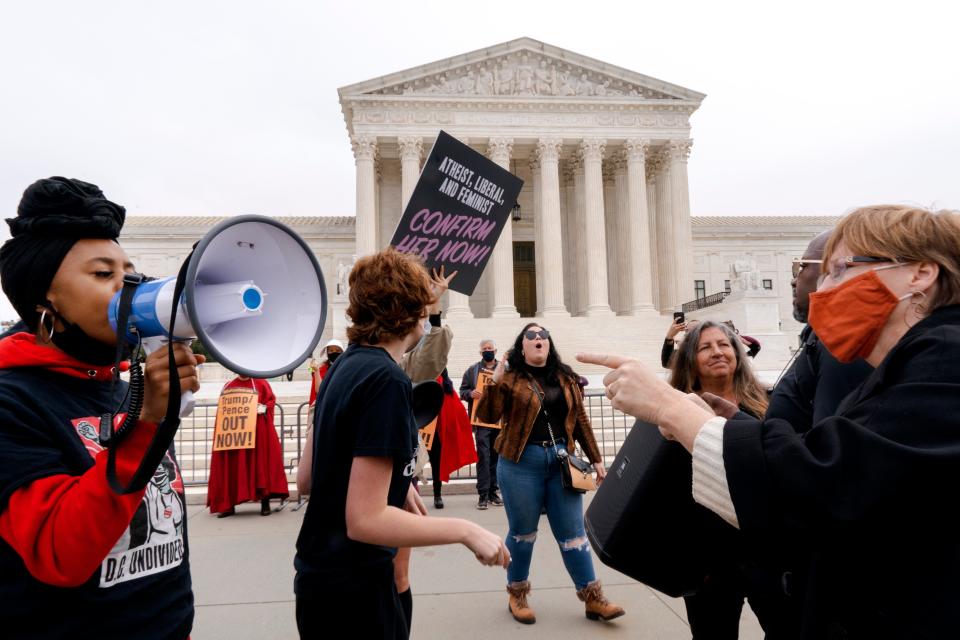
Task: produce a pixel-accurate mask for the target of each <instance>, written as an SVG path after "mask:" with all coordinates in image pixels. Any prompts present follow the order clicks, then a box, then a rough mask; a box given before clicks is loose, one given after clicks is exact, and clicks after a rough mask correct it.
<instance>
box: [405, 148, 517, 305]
mask: <svg viewBox="0 0 960 640" xmlns="http://www.w3.org/2000/svg"><path fill="white" fill-rule="evenodd" d="M522 187H523V180H521V179H520V178H518V177H517V176H515V175H513V174H512V173H510V172H509V171H507V170H506V169H504V168H503V167H501V166H500V165H498V164H497V163H495V162H493V161H492V160H490V159H488V158H485V157H484V156H483V155H482V154H480V153H478V152H477V151H474V150H473V149H471V148H470V147H468V146H467V145H465V144H463V143H462V142H460V141H459V140H457V139H456V138H454V137H453V136H451V135H449V134H447V133H445V132H443V131H441V132H440V134H439V136H437V141H436V143H435V144H434V145H433V148H432V149H431V150H430V154H429V155H428V156H427V161H426V163H425V164H424V166H423V171H422V172H421V173H420V180H418V181H417V186H416V188H414V190H413V194H412V195H411V196H410V202H409V203H408V204H407V208H406V209H405V210H404V212H403V216H402V217H401V218H400V223H399V224H398V225H397V230H396V231H395V232H394V234H393V240H391V241H390V244H392V245H393V246H394V247H395V248H396V249H397V251H402V252H404V253H416V254H419V255H420V256H421V257H422V258H423V261H424V263H425V264H426V265H427V268H429V269H439V268H440V267H441V266H443V267H445V270H446V273H448V274H449V273H453V272H454V271H456V272H457V277H456V278H454V279H453V281H452V282H451V283H450V288H451V289H453V290H454V291H459V292H460V293H464V294H466V295H471V294H472V293H473V290H474V289H475V288H476V286H477V282H478V281H479V280H480V276H481V275H482V274H483V270H484V268H485V267H486V266H487V262H488V261H489V260H490V255H491V254H492V253H493V248H494V247H495V246H496V245H497V240H498V239H499V238H500V233H501V232H502V231H503V228H504V227H505V226H506V225H508V224H510V212H511V210H512V209H513V206H514V205H515V204H516V202H517V196H519V195H520V189H521V188H522ZM511 251H512V248H511Z"/></svg>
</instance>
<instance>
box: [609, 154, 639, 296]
mask: <svg viewBox="0 0 960 640" xmlns="http://www.w3.org/2000/svg"><path fill="white" fill-rule="evenodd" d="M613 197H614V201H615V202H616V207H615V215H616V223H615V224H614V225H613V242H612V243H610V242H609V241H608V244H612V245H613V251H612V252H611V254H610V255H611V258H614V257H615V258H616V262H615V263H614V262H611V263H610V265H609V269H610V277H611V278H613V277H614V275H615V274H616V275H617V277H618V286H617V300H618V302H617V306H616V307H615V309H614V310H615V311H616V312H617V313H618V314H625V313H628V312H629V311H630V280H631V278H632V277H633V274H631V273H630V272H629V269H630V257H629V255H628V254H629V252H630V251H632V250H633V249H632V247H631V246H630V237H629V236H628V235H627V229H628V226H629V211H630V199H629V194H628V193H627V160H626V158H625V157H624V154H623V152H622V151H618V152H617V153H616V154H614V156H613ZM608 207H609V205H608ZM614 264H615V265H616V266H614ZM611 301H612V298H611Z"/></svg>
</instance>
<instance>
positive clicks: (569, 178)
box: [560, 158, 579, 313]
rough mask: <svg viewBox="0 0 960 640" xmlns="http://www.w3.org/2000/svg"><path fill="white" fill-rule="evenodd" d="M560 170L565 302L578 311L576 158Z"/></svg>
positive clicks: (569, 159) (568, 306) (570, 159)
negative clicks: (575, 263)
mask: <svg viewBox="0 0 960 640" xmlns="http://www.w3.org/2000/svg"><path fill="white" fill-rule="evenodd" d="M560 170H561V185H562V186H561V188H562V190H563V191H562V193H561V198H562V200H563V207H562V213H561V217H562V219H563V224H562V225H561V230H562V235H563V255H564V256H566V258H567V259H566V260H564V263H563V294H564V304H566V306H567V309H572V310H573V312H574V313H576V309H577V299H576V297H575V294H576V291H577V273H576V271H575V270H574V264H573V263H574V260H573V256H574V255H576V243H575V242H574V240H575V237H576V236H577V234H578V233H579V231H578V230H577V225H576V220H577V216H576V212H577V190H576V187H575V185H574V183H575V180H574V176H575V175H576V160H575V158H568V159H567V160H566V161H565V162H563V163H562V164H561V165H560Z"/></svg>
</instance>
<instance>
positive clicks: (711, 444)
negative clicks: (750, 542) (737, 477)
mask: <svg viewBox="0 0 960 640" xmlns="http://www.w3.org/2000/svg"><path fill="white" fill-rule="evenodd" d="M726 423H727V420H726V418H722V417H720V416H717V417H716V418H710V419H709V420H707V421H706V422H705V423H704V424H703V427H701V428H700V433H698V434H697V437H696V439H695V440H694V441H693V499H694V500H696V501H697V502H699V503H700V504H702V505H703V506H705V507H706V508H707V509H710V510H711V511H713V512H714V513H716V514H717V515H718V516H720V517H721V518H723V519H724V520H726V521H727V522H729V523H730V524H732V525H733V526H734V527H736V528H737V529H739V528H740V523H739V522H738V521H737V511H736V509H734V507H733V498H731V497H730V486H729V485H728V484H727V470H726V467H724V466H723V427H724V425H725V424H726Z"/></svg>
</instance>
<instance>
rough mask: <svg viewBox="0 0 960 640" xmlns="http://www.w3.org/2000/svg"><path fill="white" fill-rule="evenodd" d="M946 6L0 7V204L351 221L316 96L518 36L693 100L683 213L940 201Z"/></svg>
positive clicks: (341, 170)
mask: <svg viewBox="0 0 960 640" xmlns="http://www.w3.org/2000/svg"><path fill="white" fill-rule="evenodd" d="M951 5H953V3H945V2H916V1H915V2H911V3H905V2H896V3H886V2H877V1H873V2H862V3H861V2H856V3H854V2H841V1H838V0H834V1H833V2H823V3H819V2H805V3H774V2H769V1H766V2H756V3H745V2H736V1H728V2H716V1H715V0H713V1H710V2H691V1H686V2H669V1H664V0H658V1H657V2H644V1H640V0H632V1H628V0H622V1H620V2H604V1H601V0H591V1H589V2H586V1H584V0H581V1H580V2H562V1H557V0H554V1H551V2H530V1H528V2H518V1H517V0H511V1H509V2H500V1H496V0H485V1H484V2H451V1H449V0H448V1H446V2H424V1H416V2H399V1H396V0H392V1H384V2H381V1H379V0H378V1H372V0H367V1H366V2H347V1H342V2H336V3H331V2H316V1H315V2H284V1H281V0H276V1H273V2H251V1H239V0H232V1H230V2H207V1H199V0H193V1H191V2H182V1H179V0H168V1H167V2H162V3H160V2H142V1H141V2H135V1H130V0H127V1H123V2H121V1H116V2H96V1H91V0H84V1H83V2H76V1H75V0H74V1H62V2H45V1H43V0H31V1H29V2H23V1H21V2H16V1H10V2H4V3H3V4H2V5H0V209H2V211H4V212H6V213H5V215H4V216H3V217H8V216H9V215H11V214H12V213H13V212H14V211H15V209H16V204H17V202H18V201H19V199H20V195H21V193H22V192H23V189H24V187H26V186H27V185H28V184H29V183H30V182H32V181H33V180H35V179H37V178H39V177H44V176H50V175H66V176H70V177H77V178H82V179H84V180H88V181H91V182H95V183H97V184H98V185H100V186H101V188H103V190H104V191H105V192H106V193H107V195H108V197H110V198H111V199H113V200H115V201H116V202H119V203H121V204H123V205H125V206H126V207H127V210H128V213H129V214H131V215H233V214H240V213H264V214H268V215H352V214H353V208H354V168H353V157H352V155H351V152H350V145H349V141H348V139H347V134H346V128H345V125H344V122H343V116H342V114H341V112H340V106H339V104H338V102H337V93H336V90H337V88H338V87H341V86H344V85H348V84H353V83H355V82H360V81H363V80H367V79H370V78H374V77H377V76H381V75H385V74H388V73H392V72H395V71H400V70H403V69H406V68H409V67H413V66H417V65H420V64H425V63H428V62H432V61H435V60H439V59H442V58H446V57H449V56H453V55H456V54H460V53H465V52H468V51H472V50H474V49H479V48H482V47H485V46H488V45H492V44H497V43H500V42H505V41H507V40H512V39H514V38H518V37H522V36H529V37H531V38H535V39H537V40H542V41H544V42H547V43H549V44H552V45H556V46H559V47H563V48H566V49H570V50H572V51H575V52H577V53H581V54H584V55H587V56H590V57H593V58H597V59H599V60H602V61H605V62H609V63H611V64H615V65H618V66H621V67H625V68H627V69H631V70H634V71H638V72H640V73H643V74H646V75H649V76H653V77H655V78H660V79H662V80H666V81H668V82H672V83H675V84H679V85H681V86H685V87H689V88H691V89H694V90H697V91H700V92H703V93H706V94H707V98H706V99H705V100H704V102H703V105H702V106H701V108H700V110H699V111H698V112H697V113H696V114H694V116H693V118H692V128H693V129H692V134H691V135H692V137H693V138H694V147H693V153H692V155H691V157H690V167H689V173H690V198H691V209H692V212H693V214H694V215H761V214H765V215H776V214H821V215H825V214H838V213H842V212H843V211H845V210H847V209H849V208H851V207H853V206H856V205H859V204H865V203H875V202H881V201H884V202H903V201H906V202H913V203H919V204H923V205H936V206H940V207H950V208H957V207H960V179H958V176H957V166H958V163H957V154H958V151H960V65H958V62H957V61H958V59H960V53H958V48H957V32H956V25H957V24H958V20H957V18H958V15H957V13H958V12H957V10H955V9H952V8H950V6H951ZM3 232H6V229H5V228H4V229H3ZM3 302H4V303H5V301H3ZM7 316H8V313H6V312H3V311H2V310H0V317H7Z"/></svg>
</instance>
